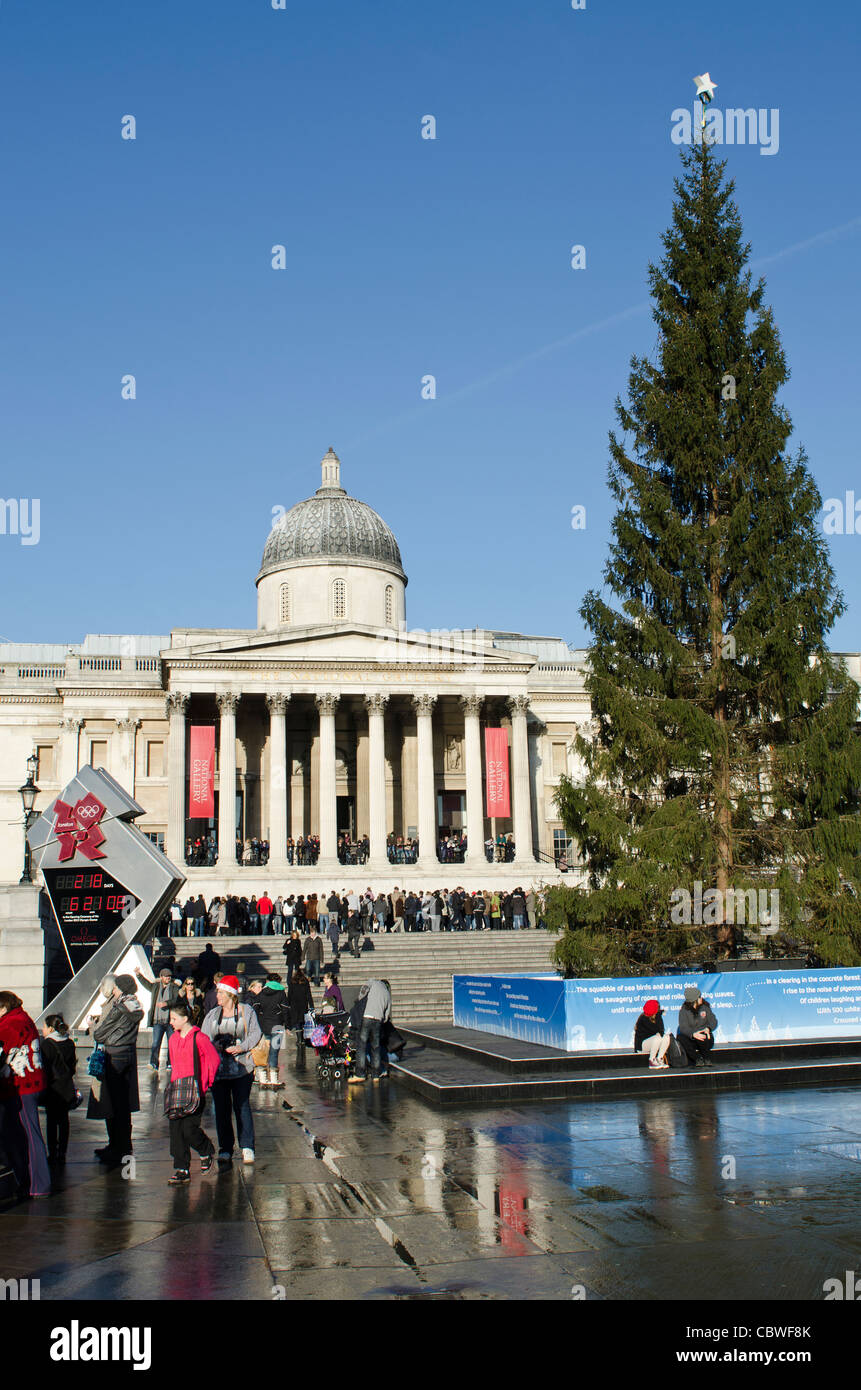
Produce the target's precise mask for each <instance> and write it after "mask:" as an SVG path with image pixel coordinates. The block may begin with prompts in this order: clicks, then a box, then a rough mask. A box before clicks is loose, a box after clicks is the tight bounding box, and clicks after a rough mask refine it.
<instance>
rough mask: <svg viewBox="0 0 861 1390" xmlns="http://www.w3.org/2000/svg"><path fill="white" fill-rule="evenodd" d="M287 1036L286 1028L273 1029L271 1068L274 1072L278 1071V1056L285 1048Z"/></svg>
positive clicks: (270, 1043)
mask: <svg viewBox="0 0 861 1390" xmlns="http://www.w3.org/2000/svg"><path fill="white" fill-rule="evenodd" d="M286 1036H287V1034H286V1030H285V1029H284V1028H273V1029H272V1033H271V1035H270V1037H269V1066H270V1067H271V1068H272V1069H273V1070H274V1071H277V1070H278V1054H279V1052H280V1051H281V1049H282V1047H283V1046H284V1040H285V1038H286Z"/></svg>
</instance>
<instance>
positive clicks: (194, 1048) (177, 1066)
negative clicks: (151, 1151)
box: [168, 999, 221, 1187]
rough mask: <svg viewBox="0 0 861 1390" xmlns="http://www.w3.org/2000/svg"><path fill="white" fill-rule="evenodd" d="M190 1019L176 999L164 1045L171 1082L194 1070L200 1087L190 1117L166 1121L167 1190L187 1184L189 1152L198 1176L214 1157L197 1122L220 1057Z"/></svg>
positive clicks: (188, 1010) (185, 1007)
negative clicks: (170, 1169) (195, 1160)
mask: <svg viewBox="0 0 861 1390" xmlns="http://www.w3.org/2000/svg"><path fill="white" fill-rule="evenodd" d="M191 1019H192V1011H191V1008H190V1007H189V1005H188V1002H187V1001H185V1000H183V999H178V1000H177V1002H176V1003H175V1004H172V1005H171V1010H170V1026H171V1028H173V1029H174V1031H173V1033H171V1036H170V1042H169V1043H168V1052H169V1054H170V1079H171V1082H174V1081H181V1080H182V1079H183V1077H186V1076H194V1074H195V1069H196V1071H197V1076H198V1078H199V1087H200V1105H199V1106H198V1107H197V1109H196V1110H195V1111H194V1112H193V1113H192V1114H191V1115H182V1116H180V1118H179V1119H178V1120H171V1121H170V1156H171V1158H172V1159H173V1163H174V1174H173V1177H172V1178H168V1182H169V1184H170V1186H171V1187H179V1186H181V1185H182V1184H183V1183H187V1182H189V1181H190V1174H189V1170H188V1165H189V1163H190V1162H191V1150H192V1149H194V1151H195V1153H199V1154H200V1170H201V1172H202V1173H208V1172H209V1170H210V1168H211V1167H212V1159H213V1155H214V1153H215V1145H214V1144H213V1142H212V1140H211V1139H210V1138H209V1135H208V1134H206V1133H205V1131H204V1129H203V1127H202V1125H201V1123H200V1120H201V1116H202V1115H203V1111H204V1108H205V1106H206V1093H207V1091H208V1090H209V1089H210V1087H211V1086H212V1083H213V1081H214V1080H215V1073H216V1072H217V1071H218V1068H219V1066H220V1064H221V1057H220V1056H219V1054H218V1051H217V1049H216V1048H215V1047H214V1046H213V1044H212V1043H211V1042H210V1040H209V1038H208V1037H207V1036H206V1034H205V1033H201V1031H200V1029H199V1028H197V1027H196V1026H195V1025H194V1024H193V1023H192V1021H191Z"/></svg>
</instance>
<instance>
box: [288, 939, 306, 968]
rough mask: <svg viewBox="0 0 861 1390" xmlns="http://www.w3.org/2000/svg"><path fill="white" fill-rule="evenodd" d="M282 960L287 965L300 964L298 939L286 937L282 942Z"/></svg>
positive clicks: (299, 940)
mask: <svg viewBox="0 0 861 1390" xmlns="http://www.w3.org/2000/svg"><path fill="white" fill-rule="evenodd" d="M284 959H285V961H286V962H287V964H288V965H301V964H302V941H301V938H300V937H296V936H288V938H287V940H286V941H285V942H284Z"/></svg>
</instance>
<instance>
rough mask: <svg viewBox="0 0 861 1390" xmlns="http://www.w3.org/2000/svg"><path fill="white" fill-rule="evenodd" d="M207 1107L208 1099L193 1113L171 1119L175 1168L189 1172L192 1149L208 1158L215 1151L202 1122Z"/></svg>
mask: <svg viewBox="0 0 861 1390" xmlns="http://www.w3.org/2000/svg"><path fill="white" fill-rule="evenodd" d="M205 1108H206V1100H204V1101H203V1103H202V1104H201V1105H199V1106H198V1107H197V1109H196V1110H195V1111H194V1113H193V1114H191V1115H182V1116H181V1117H180V1118H179V1119H178V1120H171V1121H170V1156H171V1158H172V1159H173V1166H174V1168H178V1169H183V1170H184V1171H185V1172H188V1165H189V1163H190V1162H191V1150H192V1149H194V1151H195V1153H199V1154H200V1156H201V1158H207V1157H209V1156H210V1155H211V1154H212V1153H213V1152H214V1150H213V1144H212V1140H211V1139H210V1137H209V1135H208V1134H205V1133H204V1131H203V1126H202V1125H201V1123H200V1121H201V1118H202V1116H203V1112H204V1109H205ZM231 1146H232V1145H231ZM249 1147H250V1146H249Z"/></svg>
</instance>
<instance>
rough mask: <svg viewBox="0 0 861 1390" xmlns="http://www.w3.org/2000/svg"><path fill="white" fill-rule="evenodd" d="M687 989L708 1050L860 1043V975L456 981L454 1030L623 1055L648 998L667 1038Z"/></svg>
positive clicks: (841, 971)
mask: <svg viewBox="0 0 861 1390" xmlns="http://www.w3.org/2000/svg"><path fill="white" fill-rule="evenodd" d="M690 985H696V986H697V987H698V988H699V989H700V990H701V991H702V993H703V995H704V997H705V998H706V999H708V1001H709V1003H710V1004H711V1006H712V1009H713V1010H714V1013H715V1015H716V1017H717V1020H718V1030H717V1033H716V1035H715V1041H716V1042H717V1043H718V1045H720V1043H721V1042H770V1041H784V1040H789V1041H798V1040H801V1039H804V1038H823V1037H829V1038H840V1037H842V1038H855V1037H861V969H859V968H850V967H847V968H840V967H833V968H831V969H824V970H802V971H799V972H793V971H790V970H775V971H774V972H771V971H768V970H748V971H731V972H729V973H727V974H715V975H700V974H696V975H689V976H688V975H648V976H640V977H628V978H626V979H606V980H562V979H560V977H559V976H558V975H455V976H454V977H453V979H452V1001H453V1017H454V1023H455V1025H456V1026H457V1027H461V1028H475V1029H478V1030H479V1031H481V1032H485V1033H497V1034H501V1035H502V1036H504V1037H509V1038H522V1039H524V1040H525V1041H528V1042H536V1043H543V1044H544V1045H545V1046H546V1047H558V1048H563V1049H565V1050H566V1051H568V1052H577V1051H579V1050H582V1049H599V1050H601V1051H604V1050H606V1051H613V1050H619V1051H625V1052H627V1051H629V1050H630V1048H631V1046H632V1038H633V1032H634V1024H635V1022H636V1020H637V1016H638V1015H639V1013H640V1011H641V1010H642V1007H643V1004H644V1003H645V1001H646V1000H647V999H657V1000H658V1001H659V1002H660V1004H661V1006H662V1008H663V1010H664V1022H665V1025H666V1027H667V1029H668V1031H669V1032H675V1029H676V1021H677V1019H678V1012H679V1009H680V1008H681V1005H682V1003H683V1001H684V994H685V990H686V989H687V988H688V986H690Z"/></svg>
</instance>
